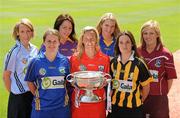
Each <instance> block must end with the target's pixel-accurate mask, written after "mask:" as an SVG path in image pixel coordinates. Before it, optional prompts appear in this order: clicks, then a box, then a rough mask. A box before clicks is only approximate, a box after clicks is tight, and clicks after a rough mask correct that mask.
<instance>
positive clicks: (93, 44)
mask: <svg viewBox="0 0 180 118" xmlns="http://www.w3.org/2000/svg"><path fill="white" fill-rule="evenodd" d="M98 39H99V36H98V32H97V30H96V29H95V28H94V27H90V26H87V27H85V28H84V29H83V30H82V34H81V37H80V40H79V43H78V48H77V52H76V53H75V54H74V55H73V56H72V57H71V58H70V63H71V72H76V71H102V72H106V73H108V72H109V63H110V62H109V61H110V60H109V57H108V56H106V55H104V54H103V53H102V52H101V51H100V50H99V46H98ZM84 92H85V91H83V90H77V89H76V88H75V89H74V91H73V93H72V107H71V108H72V109H71V110H72V118H105V117H106V109H105V108H106V106H105V95H106V94H105V90H104V88H101V89H97V90H94V91H93V93H95V94H96V95H98V96H99V97H101V98H102V101H101V102H98V103H80V104H79V105H75V104H76V103H75V96H77V93H79V96H80V95H82V94H83V93H84ZM75 94H76V95H75Z"/></svg>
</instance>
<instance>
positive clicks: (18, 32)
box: [3, 18, 38, 118]
mask: <svg viewBox="0 0 180 118" xmlns="http://www.w3.org/2000/svg"><path fill="white" fill-rule="evenodd" d="M33 36H34V28H33V25H32V23H31V21H30V20H29V19H27V18H23V19H21V20H20V21H19V22H18V23H17V24H16V25H15V27H14V30H13V37H14V39H15V40H16V45H15V46H14V47H13V48H11V50H10V51H9V52H8V54H7V56H6V60H5V69H4V72H3V80H4V84H5V87H6V89H7V90H8V92H10V95H9V102H8V113H7V115H8V116H7V117H8V118H30V113H31V102H32V98H33V95H32V94H31V92H30V91H29V88H28V85H27V82H25V81H24V78H25V74H26V70H27V65H28V63H29V61H30V60H31V59H32V58H33V57H35V56H36V54H37V53H38V50H37V48H36V46H34V45H33V44H31V43H30V40H31V39H32V38H33Z"/></svg>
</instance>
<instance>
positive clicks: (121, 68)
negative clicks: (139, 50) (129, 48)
mask: <svg viewBox="0 0 180 118" xmlns="http://www.w3.org/2000/svg"><path fill="white" fill-rule="evenodd" d="M111 75H112V77H113V82H112V87H113V94H112V104H113V105H117V106H119V107H124V108H136V107H139V106H141V105H142V101H141V92H140V89H141V86H145V85H147V84H149V83H150V82H151V81H153V78H152V76H151V75H150V73H149V71H148V69H147V67H146V65H145V63H143V61H142V60H141V59H139V58H138V57H135V58H134V57H133V56H132V55H131V57H130V59H129V61H128V62H126V64H122V62H121V61H120V57H115V58H113V59H112V60H111Z"/></svg>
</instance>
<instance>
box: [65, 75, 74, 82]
mask: <svg viewBox="0 0 180 118" xmlns="http://www.w3.org/2000/svg"><path fill="white" fill-rule="evenodd" d="M72 76H73V74H69V75H68V76H66V80H67V81H68V82H70V83H72V82H73V79H72Z"/></svg>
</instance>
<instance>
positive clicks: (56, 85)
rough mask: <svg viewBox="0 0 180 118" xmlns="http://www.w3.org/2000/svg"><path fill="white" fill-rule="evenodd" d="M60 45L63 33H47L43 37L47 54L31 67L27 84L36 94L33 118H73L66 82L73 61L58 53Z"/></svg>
mask: <svg viewBox="0 0 180 118" xmlns="http://www.w3.org/2000/svg"><path fill="white" fill-rule="evenodd" d="M59 44H60V36H59V32H58V31H57V30H54V29H49V30H47V31H46V32H45V34H44V36H43V45H44V46H45V49H46V51H45V52H44V53H40V54H39V55H38V56H37V57H36V58H34V59H33V60H32V61H31V63H30V64H29V66H28V70H27V74H26V77H25V81H27V82H28V86H29V88H30V90H31V92H32V94H33V95H34V100H33V103H32V106H33V109H32V113H31V118H59V117H61V118H70V112H69V105H68V95H67V91H66V85H65V81H64V78H65V76H66V75H67V74H69V61H68V59H67V58H66V57H65V56H63V55H61V54H60V53H59V52H58V47H59Z"/></svg>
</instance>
